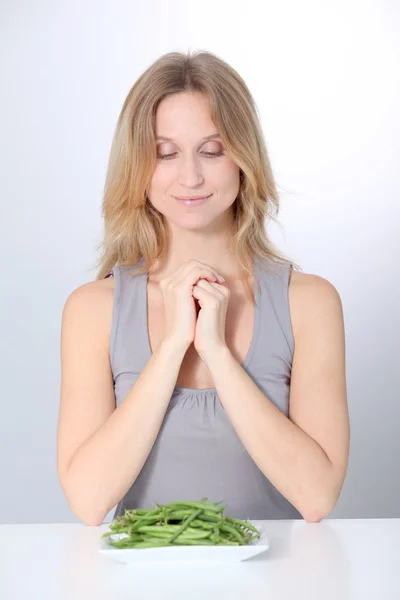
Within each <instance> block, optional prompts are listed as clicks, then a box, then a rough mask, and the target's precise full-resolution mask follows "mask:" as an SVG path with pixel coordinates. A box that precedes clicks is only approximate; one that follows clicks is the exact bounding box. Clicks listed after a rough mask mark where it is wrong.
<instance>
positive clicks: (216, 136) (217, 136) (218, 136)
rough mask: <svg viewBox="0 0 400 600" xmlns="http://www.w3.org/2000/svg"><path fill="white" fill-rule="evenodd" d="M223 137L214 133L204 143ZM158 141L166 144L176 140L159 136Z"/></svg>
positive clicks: (203, 139)
mask: <svg viewBox="0 0 400 600" xmlns="http://www.w3.org/2000/svg"><path fill="white" fill-rule="evenodd" d="M220 137H221V136H220V135H219V133H213V134H212V135H208V136H207V137H205V138H202V140H201V141H202V142H205V141H206V140H213V139H215V138H220ZM156 140H163V141H165V142H173V141H174V140H173V139H172V138H169V137H165V136H163V135H159V136H157V137H156Z"/></svg>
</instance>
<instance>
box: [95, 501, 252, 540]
mask: <svg viewBox="0 0 400 600" xmlns="http://www.w3.org/2000/svg"><path fill="white" fill-rule="evenodd" d="M219 504H221V502H207V498H202V500H201V501H200V502H184V501H182V502H179V501H178V502H170V503H169V504H156V503H154V506H155V508H154V509H147V508H137V509H132V510H125V514H124V515H121V516H120V517H116V518H115V519H114V520H113V521H112V522H111V523H110V527H109V531H107V532H106V533H104V534H103V535H102V536H101V537H102V538H105V537H110V536H113V535H117V534H121V533H123V534H126V535H125V537H122V538H120V539H118V540H112V539H111V538H110V539H109V543H110V544H111V545H112V546H115V547H116V548H157V547H161V546H242V545H244V544H249V543H250V542H252V541H253V540H254V539H258V538H259V537H260V535H261V534H260V532H259V530H258V529H257V528H256V527H254V525H252V524H251V523H250V522H248V521H241V520H240V519H233V518H232V517H228V516H226V515H225V514H224V510H225V508H226V507H227V504H225V505H223V506H218V505H219Z"/></svg>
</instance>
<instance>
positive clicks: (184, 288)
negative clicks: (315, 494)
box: [159, 259, 220, 352]
mask: <svg viewBox="0 0 400 600" xmlns="http://www.w3.org/2000/svg"><path fill="white" fill-rule="evenodd" d="M218 277H219V276H218V274H216V273H215V271H214V270H213V269H212V268H211V267H209V266H208V265H206V264H204V263H201V262H199V261H198V260H195V259H191V260H188V261H187V262H186V263H184V264H183V265H181V266H180V267H179V268H178V269H177V270H176V271H174V273H171V275H168V276H167V277H164V279H160V282H159V286H160V290H161V293H162V296H163V300H164V315H165V317H164V318H165V330H164V331H165V333H164V340H163V341H164V342H166V341H168V342H172V343H173V344H174V345H176V347H177V348H179V349H182V350H184V351H185V352H186V350H187V349H188V348H189V346H190V344H191V343H192V342H193V340H194V336H195V331H196V321H197V311H196V299H195V298H194V297H193V287H194V286H195V285H196V283H197V282H198V280H199V279H206V280H207V281H210V282H214V283H215V282H218V283H220V281H219V280H218Z"/></svg>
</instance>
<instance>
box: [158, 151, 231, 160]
mask: <svg viewBox="0 0 400 600" xmlns="http://www.w3.org/2000/svg"><path fill="white" fill-rule="evenodd" d="M174 154H175V153H174V152H173V153H172V154H161V155H160V154H159V155H158V156H157V158H161V159H162V160H165V159H169V158H170V157H171V156H174ZM203 154H204V155H205V156H208V157H209V158H210V157H212V156H222V155H223V154H224V153H223V151H222V150H220V151H219V152H203Z"/></svg>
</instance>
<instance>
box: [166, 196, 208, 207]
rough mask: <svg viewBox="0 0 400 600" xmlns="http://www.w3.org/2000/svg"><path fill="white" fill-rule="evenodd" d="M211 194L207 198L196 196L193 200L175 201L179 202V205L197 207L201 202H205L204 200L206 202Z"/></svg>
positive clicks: (179, 199)
mask: <svg viewBox="0 0 400 600" xmlns="http://www.w3.org/2000/svg"><path fill="white" fill-rule="evenodd" d="M211 196H212V194H210V195H209V196H201V197H199V196H196V197H195V198H178V197H175V200H177V201H178V202H180V203H181V204H184V205H185V206H197V205H199V204H203V202H205V201H206V200H208V199H209V198H211Z"/></svg>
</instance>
